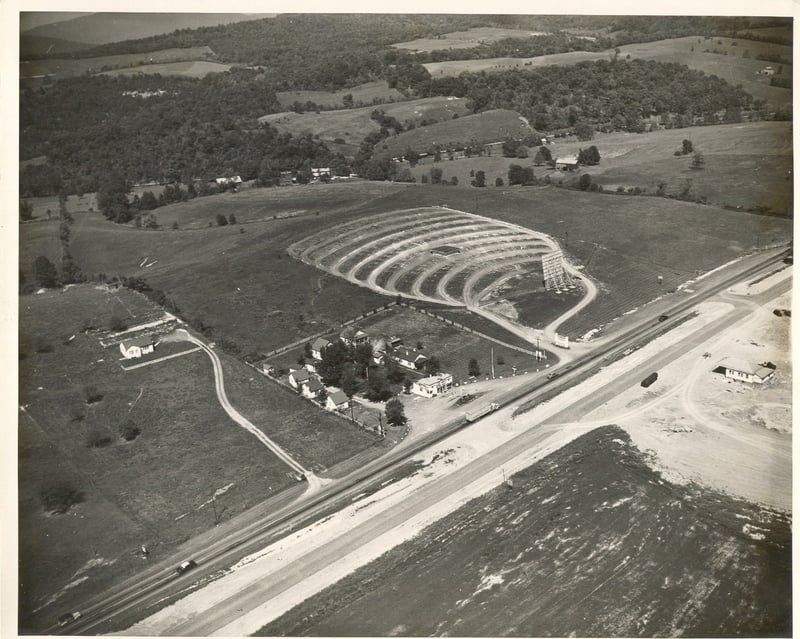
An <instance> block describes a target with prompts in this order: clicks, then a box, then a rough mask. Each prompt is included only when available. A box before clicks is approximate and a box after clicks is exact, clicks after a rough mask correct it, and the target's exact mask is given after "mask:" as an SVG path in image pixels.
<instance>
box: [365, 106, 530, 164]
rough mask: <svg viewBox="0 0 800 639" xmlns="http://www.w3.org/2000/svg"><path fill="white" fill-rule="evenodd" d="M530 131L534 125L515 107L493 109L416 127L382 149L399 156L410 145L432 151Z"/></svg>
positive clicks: (386, 152)
mask: <svg viewBox="0 0 800 639" xmlns="http://www.w3.org/2000/svg"><path fill="white" fill-rule="evenodd" d="M531 133H533V129H532V128H531V127H530V125H529V124H528V123H527V122H526V121H525V120H524V119H523V118H522V117H520V115H519V114H518V113H516V112H515V111H508V110H506V109H493V110H491V111H485V112H483V113H476V114H475V115H468V116H465V117H463V118H458V119H456V120H449V121H445V122H439V123H438V124H430V125H428V126H424V127H417V128H416V129H412V130H411V131H405V132H403V133H401V134H400V135H396V136H392V137H390V138H389V139H387V140H386V141H385V143H384V144H383V150H382V151H381V153H385V154H386V155H388V156H389V157H399V156H402V155H403V154H404V153H405V151H406V149H408V148H412V149H414V150H415V151H417V152H425V151H427V152H432V151H433V149H434V147H435V146H436V145H439V146H441V147H442V148H445V149H447V148H452V147H454V146H456V145H462V146H465V145H467V144H470V143H472V144H475V143H477V144H487V143H490V142H499V141H501V140H505V139H506V138H509V137H511V138H516V139H519V138H523V137H526V136H528V135H530V134H531ZM445 157H446V155H445Z"/></svg>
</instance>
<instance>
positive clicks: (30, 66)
mask: <svg viewBox="0 0 800 639" xmlns="http://www.w3.org/2000/svg"><path fill="white" fill-rule="evenodd" d="M213 55H214V52H213V51H212V50H211V48H210V47H207V46H203V47H188V48H185V49H162V50H160V51H150V52H148V53H124V54H120V55H109V56H101V57H97V58H75V59H63V60H59V59H45V60H30V61H24V62H20V67H19V69H20V70H19V76H20V80H26V79H27V78H35V77H42V76H52V77H53V78H54V79H61V78H69V77H74V76H78V75H84V74H86V73H89V74H95V73H100V72H102V71H108V70H111V69H119V68H127V67H138V66H147V65H151V64H154V65H158V64H163V63H166V62H182V61H187V60H207V59H208V58H209V57H211V56H213Z"/></svg>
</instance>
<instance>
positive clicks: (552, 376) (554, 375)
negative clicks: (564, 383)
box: [547, 371, 558, 379]
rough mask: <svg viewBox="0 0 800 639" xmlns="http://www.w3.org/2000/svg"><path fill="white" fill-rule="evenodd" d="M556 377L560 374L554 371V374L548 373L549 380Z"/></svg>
mask: <svg viewBox="0 0 800 639" xmlns="http://www.w3.org/2000/svg"><path fill="white" fill-rule="evenodd" d="M554 377H558V373H557V372H556V371H553V372H552V373H547V379H553V378H554Z"/></svg>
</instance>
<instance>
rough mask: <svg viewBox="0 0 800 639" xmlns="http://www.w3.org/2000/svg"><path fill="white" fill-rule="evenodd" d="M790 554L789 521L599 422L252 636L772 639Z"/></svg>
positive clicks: (783, 625) (787, 603)
mask: <svg viewBox="0 0 800 639" xmlns="http://www.w3.org/2000/svg"><path fill="white" fill-rule="evenodd" d="M754 529H757V530H758V532H754ZM791 563H792V562H791V528H790V519H789V518H788V517H786V516H784V515H781V514H778V513H775V512H773V511H770V510H766V509H763V508H761V507H759V506H756V505H752V504H749V503H747V502H744V501H740V500H736V499H733V498H731V497H728V496H726V495H722V494H719V493H714V492H709V491H706V490H701V489H700V488H699V487H698V486H696V485H694V484H688V485H685V486H681V485H675V484H670V483H667V482H666V481H665V480H664V479H663V478H662V477H661V476H660V474H659V473H658V472H656V471H654V470H652V469H651V468H650V466H649V465H648V456H647V455H646V454H645V453H644V452H642V451H640V450H638V449H637V448H635V447H634V446H633V444H632V443H631V440H630V438H629V436H628V435H627V434H626V433H625V432H624V431H623V430H621V429H620V428H618V427H616V426H605V427H602V428H600V429H597V430H595V431H592V432H590V433H587V434H585V435H583V436H581V437H579V438H578V439H576V440H575V441H573V442H571V443H570V444H568V445H566V446H564V447H563V448H561V449H559V450H558V451H556V452H554V453H552V454H550V455H549V456H548V457H546V458H544V459H543V460H542V461H540V462H538V463H537V464H534V465H532V466H530V467H529V468H527V469H525V470H524V471H522V472H520V473H517V474H516V475H514V489H513V490H509V489H508V488H507V487H505V486H500V487H497V488H495V489H494V490H492V491H491V492H489V493H487V494H485V495H482V496H481V497H478V498H476V499H473V500H472V501H470V502H469V503H467V504H466V505H464V506H463V507H461V508H460V509H458V510H457V511H456V512H454V513H452V514H450V515H448V516H447V517H444V518H443V519H441V520H440V521H437V522H436V523H434V524H432V525H431V526H429V527H428V528H427V529H426V530H425V531H423V532H422V533H421V534H420V535H418V536H417V537H415V538H414V539H412V540H410V541H407V542H405V543H403V544H401V545H399V546H398V547H396V548H394V549H392V550H391V551H389V552H388V553H386V554H385V555H383V556H382V557H380V558H379V559H377V560H375V561H373V562H371V563H370V564H368V565H366V566H364V567H363V568H361V569H359V570H357V571H355V572H354V573H352V574H351V575H349V576H347V577H345V578H344V579H342V580H341V581H339V582H338V583H336V584H335V585H333V586H331V587H329V588H327V589H325V590H323V591H322V592H320V593H319V594H317V595H315V596H313V597H311V598H309V599H307V600H306V601H305V602H303V603H302V604H300V605H299V606H297V607H295V608H294V609H292V610H290V611H289V612H288V613H286V614H284V615H283V616H281V617H279V618H278V619H276V620H275V621H273V622H272V623H270V624H268V625H267V626H265V627H264V628H262V629H261V630H260V631H259V632H258V633H257V635H259V636H282V635H288V636H392V635H404V636H430V635H441V634H447V635H448V636H449V635H453V636H520V637H530V636H540V637H544V636H557V637H566V636H581V637H617V636H629V637H630V636H640V637H653V636H667V635H668V636H679V635H681V636H682V635H686V636H694V637H700V636H717V635H722V636H740V635H741V636H761V635H770V636H782V635H785V634H787V633H790V632H791V620H792V597H791V582H792V578H791Z"/></svg>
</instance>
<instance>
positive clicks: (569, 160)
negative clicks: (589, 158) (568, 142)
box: [556, 155, 578, 171]
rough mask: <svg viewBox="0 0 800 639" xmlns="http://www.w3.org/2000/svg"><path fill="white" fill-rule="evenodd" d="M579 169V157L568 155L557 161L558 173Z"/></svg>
mask: <svg viewBox="0 0 800 639" xmlns="http://www.w3.org/2000/svg"><path fill="white" fill-rule="evenodd" d="M577 168H578V156H577V155H567V156H565V157H563V158H557V159H556V170H557V171H574V170H576V169H577Z"/></svg>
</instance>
